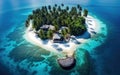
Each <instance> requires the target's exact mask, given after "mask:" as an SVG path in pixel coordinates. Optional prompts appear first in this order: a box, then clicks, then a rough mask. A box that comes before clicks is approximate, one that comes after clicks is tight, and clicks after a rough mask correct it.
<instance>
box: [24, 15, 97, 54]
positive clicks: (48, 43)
mask: <svg viewBox="0 0 120 75" xmlns="http://www.w3.org/2000/svg"><path fill="white" fill-rule="evenodd" d="M85 19H86V27H87V31H86V32H85V33H84V34H83V35H81V36H79V37H75V39H76V41H77V42H79V43H80V44H82V43H85V42H86V41H87V40H88V39H89V38H90V36H93V35H95V34H96V33H98V31H99V24H97V22H96V20H95V18H93V17H92V16H87V17H86V18H85ZM24 38H25V39H26V40H27V41H28V42H30V43H32V44H34V45H37V46H39V47H41V48H43V49H46V50H48V51H50V52H55V53H61V52H62V53H66V55H67V56H73V54H74V51H75V50H76V48H77V47H78V46H79V45H80V44H77V43H76V41H74V40H71V39H70V41H69V42H68V43H62V44H61V43H53V42H52V40H45V41H43V40H41V39H40V38H39V37H38V36H37V34H36V33H35V31H34V30H33V29H32V21H30V25H29V27H27V29H26V31H25V34H24Z"/></svg>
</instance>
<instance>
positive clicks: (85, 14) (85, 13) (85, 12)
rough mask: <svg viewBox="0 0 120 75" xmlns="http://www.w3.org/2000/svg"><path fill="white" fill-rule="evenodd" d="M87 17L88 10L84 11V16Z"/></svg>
mask: <svg viewBox="0 0 120 75" xmlns="http://www.w3.org/2000/svg"><path fill="white" fill-rule="evenodd" d="M87 15H88V10H87V9H84V16H85V17H87Z"/></svg>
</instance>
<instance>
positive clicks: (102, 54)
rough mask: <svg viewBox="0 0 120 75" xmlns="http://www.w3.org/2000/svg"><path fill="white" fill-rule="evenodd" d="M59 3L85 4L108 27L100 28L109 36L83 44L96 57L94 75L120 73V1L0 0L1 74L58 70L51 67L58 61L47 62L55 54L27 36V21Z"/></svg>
mask: <svg viewBox="0 0 120 75" xmlns="http://www.w3.org/2000/svg"><path fill="white" fill-rule="evenodd" d="M55 3H57V4H61V3H64V4H66V5H69V6H74V5H76V4H81V5H82V6H83V7H84V8H87V9H88V10H89V11H90V15H92V16H93V17H95V18H96V19H97V21H98V23H99V24H101V27H104V28H105V29H106V28H107V29H106V30H107V31H106V30H105V32H104V31H100V33H102V34H104V35H106V36H105V37H104V38H101V35H98V37H97V39H96V38H93V39H91V40H89V42H88V43H86V44H83V45H80V46H79V47H80V48H81V47H82V48H83V49H86V50H88V51H89V52H90V55H91V57H92V59H93V60H92V62H93V64H94V70H95V72H91V75H120V69H119V68H120V64H119V63H120V60H119V57H120V51H119V49H120V48H119V45H120V40H119V37H120V34H119V33H120V30H119V28H120V26H119V17H120V14H119V12H120V1H119V0H104V1H100V0H99V1H98V0H59V1H58V0H24V1H19V0H0V74H1V75H13V74H15V75H19V74H20V75H26V74H28V75H32V74H33V75H34V74H39V75H49V72H50V70H52V71H53V72H55V71H56V70H55V69H53V68H51V66H50V65H55V64H54V63H50V62H47V60H51V62H53V61H55V58H56V56H55V54H54V53H51V52H48V51H45V50H44V49H40V48H39V47H36V46H34V45H32V44H30V43H29V42H27V41H26V40H25V39H24V38H23V35H24V30H25V26H24V22H25V20H26V18H27V16H28V15H29V14H30V13H31V11H32V10H33V9H36V8H38V7H41V6H42V5H48V4H50V5H53V4H55ZM78 49H79V48H78ZM13 58H14V60H13ZM51 58H52V59H51ZM27 60H29V61H27ZM14 61H15V62H14ZM19 72H22V73H19ZM65 73H66V74H68V72H65ZM63 75H64V74H63ZM71 75H76V73H71Z"/></svg>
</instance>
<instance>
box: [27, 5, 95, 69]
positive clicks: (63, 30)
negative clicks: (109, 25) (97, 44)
mask: <svg viewBox="0 0 120 75" xmlns="http://www.w3.org/2000/svg"><path fill="white" fill-rule="evenodd" d="M95 25H96V22H95V21H94V19H93V18H92V17H91V16H89V15H88V10H87V9H83V8H82V7H81V6H80V5H79V4H78V5H77V6H74V7H69V6H65V5H64V4H61V5H57V4H55V5H54V6H50V5H48V6H42V7H41V8H38V9H36V10H33V12H32V14H30V15H29V16H28V18H27V20H26V23H25V26H26V27H27V30H26V32H25V38H26V40H28V41H29V42H31V43H33V44H35V45H37V46H40V47H41V48H43V49H46V50H48V51H51V52H55V53H63V54H65V55H66V57H65V58H62V59H61V58H60V59H58V62H59V63H60V65H64V67H63V68H68V67H69V66H70V67H71V65H75V59H74V53H75V50H76V48H77V47H78V46H79V45H80V44H81V43H84V42H85V41H86V40H87V39H89V38H90V37H91V36H92V35H93V33H94V34H96V32H95V29H96V26H95ZM90 29H91V30H93V31H90ZM66 62H68V63H66ZM65 63H66V64H65Z"/></svg>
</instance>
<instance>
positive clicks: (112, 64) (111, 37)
mask: <svg viewBox="0 0 120 75" xmlns="http://www.w3.org/2000/svg"><path fill="white" fill-rule="evenodd" d="M12 1H13V4H16V5H13V4H12ZM31 1H33V0H31ZM31 1H30V0H24V1H19V0H0V37H3V36H4V35H5V34H7V31H9V29H11V28H13V26H14V25H16V23H19V22H21V21H19V18H24V19H22V20H23V22H24V20H25V19H26V17H27V15H26V17H25V16H24V17H23V16H21V17H20V15H18V14H19V13H21V12H23V13H24V12H26V11H27V10H22V11H19V9H21V8H26V7H30V8H33V7H34V8H35V7H36V6H39V4H42V5H44V4H46V3H47V4H54V3H65V4H71V5H76V4H78V3H79V4H81V5H82V6H83V7H85V8H88V10H89V11H90V12H92V14H95V15H96V16H97V17H99V18H100V19H101V20H103V21H104V22H105V23H106V25H107V28H108V36H107V39H106V41H105V43H104V44H102V45H101V46H99V47H98V48H96V49H95V50H96V54H97V55H98V56H97V59H98V60H97V61H95V62H96V63H99V64H96V65H98V66H101V64H102V67H104V68H102V69H100V70H99V74H98V75H120V69H119V68H120V64H119V63H120V59H119V57H120V51H119V50H120V47H119V46H120V40H119V37H120V30H119V29H120V22H119V21H120V19H119V18H120V14H119V12H120V0H85V1H83V0H66V1H65V0H60V1H58V0H52V1H50V0H34V1H33V2H35V3H33V4H31V3H32V2H31ZM34 8H33V9H34ZM31 10H32V9H31ZM11 11H12V12H11ZM28 11H29V10H28ZM13 18H16V20H15V19H14V20H13ZM6 27H7V28H6ZM0 44H1V42H0ZM2 68H4V67H3V66H0V71H2Z"/></svg>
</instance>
